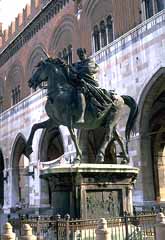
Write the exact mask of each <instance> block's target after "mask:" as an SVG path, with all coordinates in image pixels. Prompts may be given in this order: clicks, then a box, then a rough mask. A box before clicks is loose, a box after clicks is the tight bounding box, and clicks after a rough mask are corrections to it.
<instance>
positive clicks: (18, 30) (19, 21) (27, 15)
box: [0, 0, 69, 65]
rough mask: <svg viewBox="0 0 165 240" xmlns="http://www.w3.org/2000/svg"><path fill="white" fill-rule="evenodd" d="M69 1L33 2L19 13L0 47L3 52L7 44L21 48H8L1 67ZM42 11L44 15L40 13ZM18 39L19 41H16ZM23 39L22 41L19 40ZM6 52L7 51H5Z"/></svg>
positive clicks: (40, 0)
mask: <svg viewBox="0 0 165 240" xmlns="http://www.w3.org/2000/svg"><path fill="white" fill-rule="evenodd" d="M68 2H69V1H63V2H61V1H60V0H57V1H50V0H48V1H45V2H44V3H43V1H42V0H31V5H29V4H27V5H26V6H25V8H24V9H23V11H22V13H19V14H18V16H17V17H16V18H15V22H13V23H12V24H11V25H10V27H9V29H7V30H5V31H4V32H3V33H2V44H1V45H0V48H1V52H3V49H5V47H6V46H7V44H8V43H9V42H10V43H11V42H12V41H14V43H13V44H14V46H15V44H16V45H17V44H18V42H19V43H20V42H21V44H19V46H16V47H14V50H13V45H11V44H10V45H9V46H8V48H9V49H8V52H9V54H7V56H5V58H4V57H3V56H1V59H0V65H2V64H4V63H5V61H7V59H8V58H9V57H10V56H11V55H13V52H16V51H17V50H19V49H20V47H21V46H22V45H23V44H25V43H26V42H27V41H29V40H30V39H31V38H32V37H33V36H34V35H35V34H36V33H37V32H38V31H39V30H40V29H41V28H42V27H43V26H44V25H45V24H46V23H47V22H49V20H50V19H51V18H52V17H53V16H54V15H56V14H57V13H58V12H59V11H61V9H62V8H63V7H64V6H65V4H66V3H68ZM41 9H42V13H41V12H40V11H41ZM33 18H35V23H32V24H30V25H29V26H28V24H29V23H30V22H31V21H32V19H33ZM15 37H16V38H18V39H17V40H16V39H15ZM20 38H21V40H19V39H20ZM5 51H6V50H5Z"/></svg>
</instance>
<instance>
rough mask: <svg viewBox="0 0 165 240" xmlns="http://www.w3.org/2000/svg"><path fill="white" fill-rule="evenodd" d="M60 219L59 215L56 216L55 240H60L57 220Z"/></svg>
mask: <svg viewBox="0 0 165 240" xmlns="http://www.w3.org/2000/svg"><path fill="white" fill-rule="evenodd" d="M60 218H61V215H60V214H57V215H56V232H57V240H60V233H59V220H60Z"/></svg>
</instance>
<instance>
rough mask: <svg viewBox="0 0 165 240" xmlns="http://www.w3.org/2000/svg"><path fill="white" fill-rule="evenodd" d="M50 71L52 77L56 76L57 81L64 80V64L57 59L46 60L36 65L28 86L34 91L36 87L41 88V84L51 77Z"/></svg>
mask: <svg viewBox="0 0 165 240" xmlns="http://www.w3.org/2000/svg"><path fill="white" fill-rule="evenodd" d="M52 71H53V74H54V75H53V76H54V77H55V76H56V77H57V78H58V80H59V79H63V78H66V74H67V72H66V68H65V64H64V62H63V61H62V60H60V59H59V58H55V59H53V58H47V59H45V60H42V61H40V62H39V63H38V64H37V66H36V70H35V72H34V73H33V74H32V77H31V79H30V80H29V81H28V86H29V87H30V88H33V89H34V90H36V88H37V87H40V88H42V87H43V84H42V83H43V82H47V81H48V78H49V76H52V75H51V73H52ZM53 81H54V79H53Z"/></svg>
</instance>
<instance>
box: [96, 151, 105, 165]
mask: <svg viewBox="0 0 165 240" xmlns="http://www.w3.org/2000/svg"><path fill="white" fill-rule="evenodd" d="M96 162H97V163H103V162H104V155H103V154H102V153H100V154H98V155H97V157H96Z"/></svg>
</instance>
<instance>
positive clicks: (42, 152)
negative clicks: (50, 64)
mask: <svg viewBox="0 0 165 240" xmlns="http://www.w3.org/2000/svg"><path fill="white" fill-rule="evenodd" d="M164 8H165V2H164V0H146V1H145V0H134V1H132V0H119V1H115V0H103V1H99V0H82V1H81V0H77V1H76V0H75V1H73V0H63V1H60V0H52V1H48V0H47V1H43V0H42V1H41V0H31V5H27V6H26V7H25V9H23V12H22V13H20V14H18V16H17V18H16V20H15V21H14V22H12V23H11V26H10V27H9V29H7V30H5V31H3V32H2V31H0V111H1V115H0V128H1V131H0V176H1V178H0V186H1V188H0V203H1V205H2V211H3V212H5V213H10V212H13V213H15V212H16V211H17V210H18V209H20V208H21V209H26V208H28V207H29V208H36V209H37V208H48V207H49V206H50V203H51V200H50V199H49V187H48V184H47V183H46V182H44V180H41V179H40V178H39V175H40V168H41V165H42V167H44V166H48V165H47V164H48V163H47V161H51V162H49V164H50V165H49V166H50V167H51V164H53V162H52V161H53V160H54V159H57V158H58V157H60V156H61V161H69V160H70V158H72V157H73V156H72V152H74V147H73V144H72V142H71V139H70V135H69V133H68V131H67V129H66V128H65V127H60V128H59V130H58V131H57V130H56V132H54V131H52V132H51V133H49V132H47V131H46V132H45V131H38V132H37V134H36V136H35V139H34V142H33V147H34V149H35V151H34V152H33V154H32V155H31V159H30V161H29V160H28V159H26V158H25V156H24V155H23V150H24V146H25V143H26V140H27V138H28V135H29V132H30V128H31V126H32V125H33V124H34V123H35V122H40V121H43V120H45V119H46V118H47V116H46V113H45V110H44V103H45V99H46V96H45V92H44V91H39V90H38V91H37V92H30V89H29V88H28V85H27V81H28V79H29V77H30V76H31V74H32V72H33V69H34V67H35V66H36V64H37V63H38V62H39V61H40V60H41V59H44V58H46V53H48V54H49V55H50V56H53V57H56V56H57V57H58V56H60V57H62V58H63V59H64V60H65V61H66V62H68V63H71V62H75V61H77V56H76V49H77V48H78V47H84V48H86V50H87V53H88V55H92V56H93V58H94V59H95V60H96V62H97V63H98V64H99V65H100V71H99V74H98V78H99V81H100V85H101V86H102V87H104V88H106V89H115V90H116V91H117V92H118V93H119V94H128V95H131V96H133V97H134V98H135V99H136V100H137V102H138V104H139V106H140V113H139V118H138V121H137V126H136V128H137V129H136V132H137V133H136V136H134V137H132V139H131V142H130V148H129V150H130V156H131V164H132V165H134V166H138V167H139V168H140V170H141V171H140V174H139V177H138V180H137V184H136V187H135V191H134V202H135V204H143V203H144V204H145V202H146V203H148V202H152V203H156V202H163V201H165V189H164V185H163V183H164V172H165V167H164V158H165V157H164V152H165V150H164V148H165V147H164V145H165V140H164V129H165V124H164V117H165V116H164V101H165V100H164V97H165V95H164V93H165V84H164V78H165V70H164V69H165V68H164V67H165V51H164V50H165V28H164V25H165V24H164V22H165V12H164V10H163V9H164ZM125 115H126V114H125ZM125 115H123V121H122V123H121V124H120V132H121V133H124V120H125V119H126V116H125ZM84 134H85V133H84ZM54 136H55V137H54ZM89 151H90V150H89ZM41 162H45V163H43V164H41ZM45 164H46V165H45ZM148 186H150V189H148ZM41 189H42V191H41Z"/></svg>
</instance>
